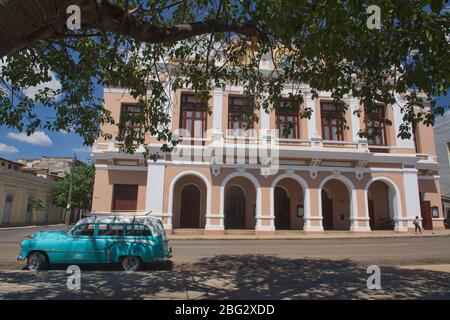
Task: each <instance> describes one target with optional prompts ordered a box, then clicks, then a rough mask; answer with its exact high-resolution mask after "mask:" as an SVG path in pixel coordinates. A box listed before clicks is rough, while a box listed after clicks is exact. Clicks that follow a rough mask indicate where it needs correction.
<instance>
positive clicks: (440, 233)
mask: <svg viewBox="0 0 450 320" xmlns="http://www.w3.org/2000/svg"><path fill="white" fill-rule="evenodd" d="M407 237H410V238H412V237H414V238H421V237H427V238H428V237H450V230H435V231H433V230H430V231H425V232H424V233H423V234H422V235H416V234H414V233H413V232H395V231H372V232H351V231H324V232H323V233H312V234H310V233H305V232H304V231H300V230H298V231H297V230H290V231H281V232H276V233H275V234H267V235H264V234H262V235H261V234H258V235H256V234H238V233H233V234H224V235H204V234H198V233H192V234H187V233H183V234H171V235H168V238H169V240H259V239H265V240H270V239H280V240H281V239H283V240H295V239H354V238H356V239H371V238H407Z"/></svg>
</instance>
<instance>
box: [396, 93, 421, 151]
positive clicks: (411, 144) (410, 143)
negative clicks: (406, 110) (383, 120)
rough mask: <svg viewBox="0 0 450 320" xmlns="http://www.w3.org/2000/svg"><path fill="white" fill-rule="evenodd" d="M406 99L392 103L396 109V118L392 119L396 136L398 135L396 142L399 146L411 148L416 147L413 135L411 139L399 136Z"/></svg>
mask: <svg viewBox="0 0 450 320" xmlns="http://www.w3.org/2000/svg"><path fill="white" fill-rule="evenodd" d="M404 104H405V103H404V101H402V100H398V99H397V103H396V104H393V105H392V109H393V111H394V119H393V121H392V125H393V126H394V128H395V136H396V139H397V141H396V144H397V147H400V148H409V149H415V145H414V140H413V137H412V135H411V138H409V139H402V138H400V137H399V136H398V133H399V126H400V124H401V123H402V122H403V115H402V112H401V108H402V107H403V106H404Z"/></svg>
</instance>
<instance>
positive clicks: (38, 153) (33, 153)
mask: <svg viewBox="0 0 450 320" xmlns="http://www.w3.org/2000/svg"><path fill="white" fill-rule="evenodd" d="M95 96H97V97H102V96H103V89H102V88H101V87H99V88H97V89H96V92H95ZM36 112H37V113H38V114H39V115H40V116H41V117H42V118H44V117H45V116H47V115H50V114H51V111H50V110H48V109H46V108H44V107H43V106H38V107H37V109H36ZM38 131H39V132H38V133H35V134H34V135H32V136H31V137H27V136H26V134H25V133H23V134H20V133H19V131H17V130H13V129H10V128H7V127H6V126H0V157H1V158H6V159H9V160H17V159H19V158H40V157H42V156H58V157H67V156H69V157H72V156H73V155H74V154H76V156H77V158H78V159H80V160H81V161H85V162H88V161H89V160H90V156H91V152H90V148H89V147H88V146H83V139H82V138H81V137H80V136H78V135H77V134H75V133H67V132H55V131H48V130H44V129H39V130H38Z"/></svg>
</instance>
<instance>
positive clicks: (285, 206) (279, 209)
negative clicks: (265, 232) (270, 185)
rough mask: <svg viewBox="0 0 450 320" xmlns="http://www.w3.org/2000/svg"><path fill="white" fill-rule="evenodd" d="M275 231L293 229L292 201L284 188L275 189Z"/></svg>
mask: <svg viewBox="0 0 450 320" xmlns="http://www.w3.org/2000/svg"><path fill="white" fill-rule="evenodd" d="M274 192H275V201H274V202H275V203H274V205H275V229H276V230H289V229H290V228H291V217H290V215H291V210H290V209H291V206H290V199H289V198H288V196H287V194H286V191H284V190H283V188H279V187H276V188H275V191H274Z"/></svg>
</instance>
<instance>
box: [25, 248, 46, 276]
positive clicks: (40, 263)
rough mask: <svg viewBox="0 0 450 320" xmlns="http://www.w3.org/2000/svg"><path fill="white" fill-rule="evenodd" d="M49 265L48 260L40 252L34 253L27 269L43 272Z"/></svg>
mask: <svg viewBox="0 0 450 320" xmlns="http://www.w3.org/2000/svg"><path fill="white" fill-rule="evenodd" d="M46 265H47V258H46V257H45V256H44V255H43V254H42V253H40V252H33V253H31V254H30V255H29V256H28V258H27V268H28V270H31V271H37V270H42V269H44V268H45V266H46Z"/></svg>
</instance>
